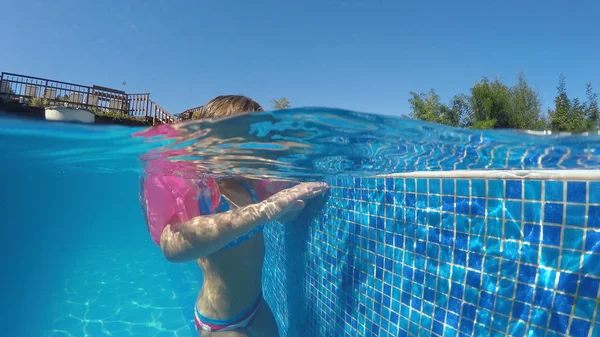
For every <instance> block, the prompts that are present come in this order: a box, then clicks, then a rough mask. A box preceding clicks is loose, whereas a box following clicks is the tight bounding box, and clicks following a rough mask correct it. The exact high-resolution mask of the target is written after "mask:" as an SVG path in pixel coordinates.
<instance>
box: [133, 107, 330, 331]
mask: <svg viewBox="0 0 600 337" xmlns="http://www.w3.org/2000/svg"><path fill="white" fill-rule="evenodd" d="M254 111H262V108H261V107H260V105H259V104H258V103H256V102H254V101H253V100H251V99H249V98H247V97H244V96H233V95H232V96H219V97H216V98H214V99H213V100H211V101H210V102H208V103H207V104H206V105H205V106H204V108H203V111H202V113H203V114H202V117H203V118H208V117H222V116H229V115H234V114H239V113H244V112H254ZM184 180H185V179H183V178H179V177H158V176H154V177H153V176H149V177H147V178H146V179H145V182H144V184H145V187H144V203H145V204H144V209H145V210H146V213H147V214H146V215H147V218H152V217H153V213H156V212H155V211H154V210H155V209H164V207H165V205H160V203H161V201H159V200H153V199H152V195H153V193H154V192H153V191H157V189H158V190H160V191H158V193H164V192H166V191H170V190H173V189H174V188H176V187H181V186H182V185H183V184H185V182H184ZM188 181H189V179H188ZM182 183H183V184H182ZM193 184H197V183H193ZM197 186H199V187H200V188H201V190H202V191H204V195H206V196H208V198H205V201H206V200H208V201H207V202H205V203H204V207H199V208H197V209H196V211H191V212H190V213H189V214H187V215H186V216H184V217H183V218H182V216H181V214H176V213H177V212H171V213H168V212H167V214H170V215H169V216H171V217H170V218H169V219H165V218H164V216H163V219H161V220H159V221H160V222H162V223H161V224H160V226H159V227H158V228H160V230H161V232H160V233H159V234H158V235H157V236H159V238H155V241H156V242H157V243H159V244H160V248H161V249H162V251H163V253H164V255H165V257H166V258H167V259H168V260H169V261H171V262H187V261H191V260H197V262H198V265H199V266H200V268H202V271H203V274H204V282H203V284H202V289H201V291H200V294H199V296H198V299H197V301H196V306H195V312H194V321H195V325H196V328H197V330H198V332H199V335H200V336H214V337H226V336H231V337H243V336H252V337H277V336H278V335H279V333H278V330H277V324H276V322H275V318H274V316H273V313H272V312H271V309H270V308H269V306H268V304H267V303H266V302H265V301H264V300H263V298H262V267H263V260H264V253H265V248H264V238H263V234H262V227H263V225H264V224H265V223H266V222H269V221H274V220H281V219H282V218H284V217H285V218H291V217H294V216H296V215H297V214H298V212H299V210H301V209H302V208H303V207H304V202H305V201H306V200H308V199H311V198H314V197H316V196H318V195H321V194H323V193H324V192H325V191H326V189H327V186H326V185H325V184H324V183H301V184H298V185H296V186H294V187H291V188H287V189H283V190H281V189H282V188H283V187H286V186H283V187H282V186H280V187H279V188H277V189H276V190H275V191H273V190H272V188H273V186H274V185H273V184H271V185H269V183H268V182H265V181H257V180H247V179H239V178H238V179H223V180H220V181H217V180H212V179H204V180H203V182H201V183H200V185H197ZM270 188H271V189H270ZM161 189H162V190H161ZM277 190H279V191H277ZM201 194H202V193H201ZM154 195H156V194H154ZM211 196H212V197H211ZM155 199H156V198H155ZM188 200H191V199H189V198H188ZM198 204H202V201H200V202H199V203H198ZM203 209H204V210H203ZM159 212H161V211H159ZM162 213H165V212H162ZM198 213H199V214H198ZM154 219H155V220H154V221H155V222H156V217H154ZM163 226H164V227H163ZM163 228H164V229H163Z"/></svg>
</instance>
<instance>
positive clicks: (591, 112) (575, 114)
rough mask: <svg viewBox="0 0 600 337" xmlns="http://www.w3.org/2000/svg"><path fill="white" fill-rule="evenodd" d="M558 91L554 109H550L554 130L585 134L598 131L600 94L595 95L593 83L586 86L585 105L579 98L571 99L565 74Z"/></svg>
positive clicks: (549, 113)
mask: <svg viewBox="0 0 600 337" xmlns="http://www.w3.org/2000/svg"><path fill="white" fill-rule="evenodd" d="M556 91H557V94H556V97H555V98H554V108H551V109H548V115H549V116H550V127H551V128H552V130H555V131H562V132H584V131H592V130H597V129H598V119H599V115H600V113H599V112H598V94H596V93H594V91H593V89H592V84H591V83H588V84H587V85H586V96H587V97H586V98H587V101H586V102H583V103H582V102H581V101H580V100H579V98H574V99H570V98H569V96H568V95H567V85H566V81H565V76H564V75H563V74H561V75H560V76H559V78H558V87H556Z"/></svg>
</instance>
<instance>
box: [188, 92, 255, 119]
mask: <svg viewBox="0 0 600 337" xmlns="http://www.w3.org/2000/svg"><path fill="white" fill-rule="evenodd" d="M255 111H264V109H263V108H262V107H261V106H260V104H258V103H256V102H255V101H254V100H252V99H250V98H248V97H246V96H242V95H221V96H217V97H215V98H213V99H211V100H210V101H209V102H208V103H206V105H205V106H203V107H202V109H201V110H200V111H199V113H198V115H197V116H196V114H194V115H195V116H194V118H219V117H226V116H233V115H238V114H241V113H245V112H255Z"/></svg>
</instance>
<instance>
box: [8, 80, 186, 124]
mask: <svg viewBox="0 0 600 337" xmlns="http://www.w3.org/2000/svg"><path fill="white" fill-rule="evenodd" d="M0 98H2V99H4V100H6V101H17V102H20V103H23V104H28V105H32V106H39V107H45V106H66V107H75V108H83V109H88V110H90V111H93V112H94V113H96V114H117V115H122V116H125V115H126V116H129V117H132V118H137V119H146V120H148V119H151V120H152V122H153V124H163V123H172V122H175V121H176V118H175V117H174V116H172V115H171V114H170V113H169V112H168V111H167V110H165V109H164V108H163V107H161V106H160V105H158V104H156V103H155V102H154V101H152V100H151V99H150V94H149V93H141V94H127V93H126V92H125V91H122V90H116V89H111V88H106V87H101V86H98V85H94V86H91V87H90V86H85V85H80V84H74V83H68V82H61V81H54V80H49V79H45V78H40V77H32V76H25V75H19V74H11V73H0Z"/></svg>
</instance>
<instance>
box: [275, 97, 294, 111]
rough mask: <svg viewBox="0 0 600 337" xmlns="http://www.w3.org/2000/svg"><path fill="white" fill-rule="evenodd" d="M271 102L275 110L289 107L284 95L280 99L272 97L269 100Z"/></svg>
mask: <svg viewBox="0 0 600 337" xmlns="http://www.w3.org/2000/svg"><path fill="white" fill-rule="evenodd" d="M270 102H271V103H273V109H275V110H283V109H288V108H289V107H290V101H288V99H287V98H286V97H282V98H280V99H272V100H270Z"/></svg>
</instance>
